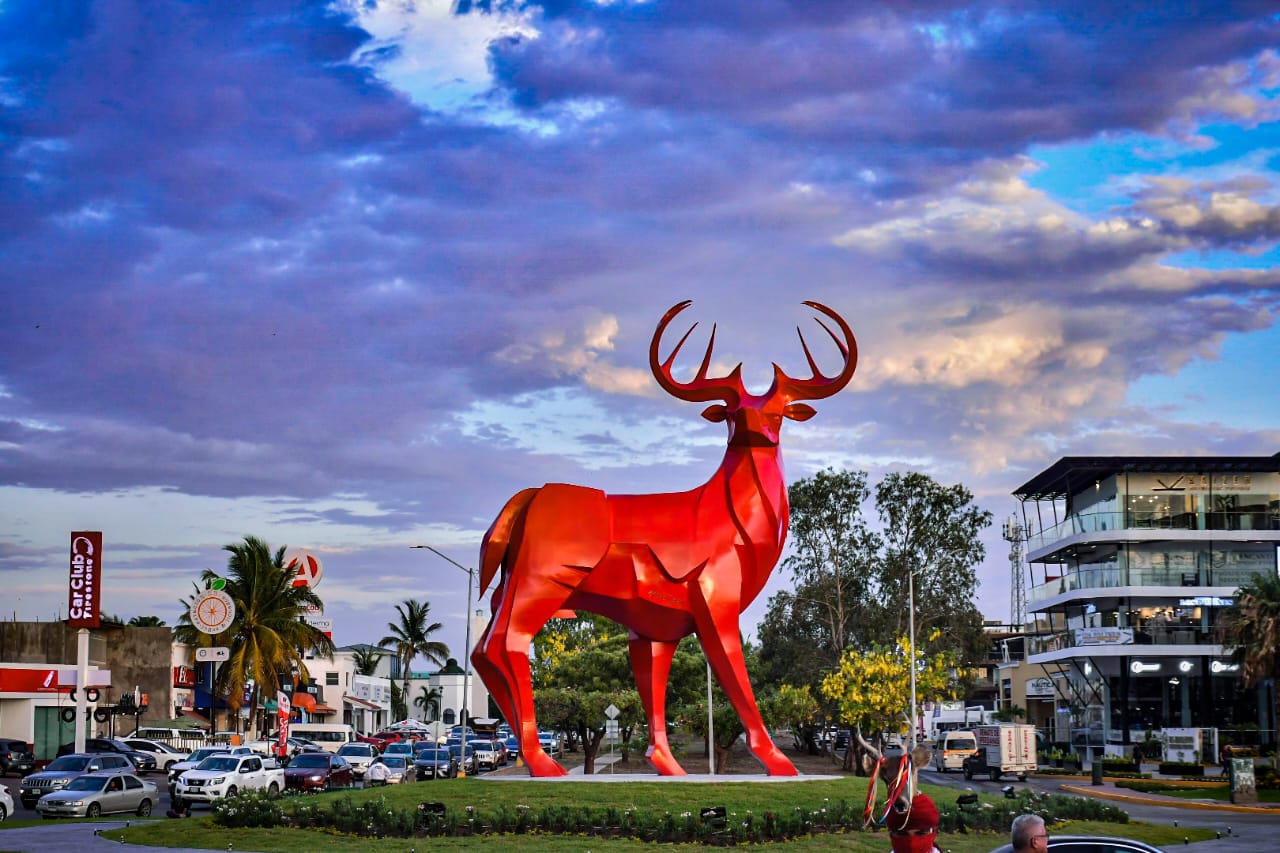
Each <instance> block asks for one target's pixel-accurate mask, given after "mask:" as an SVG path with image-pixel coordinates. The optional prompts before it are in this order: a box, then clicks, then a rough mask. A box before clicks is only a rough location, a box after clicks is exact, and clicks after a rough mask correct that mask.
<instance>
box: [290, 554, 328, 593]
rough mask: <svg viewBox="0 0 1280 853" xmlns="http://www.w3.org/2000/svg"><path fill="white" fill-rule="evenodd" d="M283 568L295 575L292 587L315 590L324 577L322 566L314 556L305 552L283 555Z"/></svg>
mask: <svg viewBox="0 0 1280 853" xmlns="http://www.w3.org/2000/svg"><path fill="white" fill-rule="evenodd" d="M284 559H285V564H284V565H285V568H287V569H293V570H294V571H295V572H297V575H296V576H295V577H294V579H293V585H294V586H309V587H311V588H312V589H315V588H316V587H317V586H319V585H320V579H321V578H323V577H324V566H323V565H321V563H320V559H319V558H318V557H316V556H315V555H314V554H309V553H307V552H306V551H301V550H292V551H289V552H288V553H287V554H285V555H284Z"/></svg>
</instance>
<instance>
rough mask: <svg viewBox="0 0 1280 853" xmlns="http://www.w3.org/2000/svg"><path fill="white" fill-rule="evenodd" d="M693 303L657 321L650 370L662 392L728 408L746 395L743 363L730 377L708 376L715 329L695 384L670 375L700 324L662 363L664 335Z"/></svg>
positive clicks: (669, 311) (678, 306)
mask: <svg viewBox="0 0 1280 853" xmlns="http://www.w3.org/2000/svg"><path fill="white" fill-rule="evenodd" d="M692 304H693V300H691V299H686V300H685V301H684V302H678V303H676V304H675V305H672V306H671V307H670V308H669V309H667V313H666V314H664V315H663V316H662V320H660V321H659V322H658V328H657V329H656V330H655V331H654V333H653V340H652V341H650V342H649V367H650V369H652V370H653V376H654V378H655V379H657V380H658V384H659V385H661V386H662V390H664V391H666V392H667V393H668V394H670V395H671V396H673V397H675V398H676V399H679V400H685V401H687V402H690V403H705V402H707V401H709V400H722V401H724V402H725V403H728V404H729V405H736V404H737V403H738V401H739V400H740V399H741V398H742V397H744V396H746V393H747V391H746V388H745V387H744V386H743V384H742V365H741V364H739V365H738V366H737V367H735V368H734V369H733V370H732V372H730V373H729V375H728V376H725V377H721V378H718V379H711V378H708V377H707V368H708V367H710V365H711V351H712V349H714V348H715V345H716V327H715V326H712V327H711V340H710V341H708V342H707V351H706V353H705V354H704V355H703V357H702V365H701V366H700V367H699V368H698V374H697V375H696V376H694V377H693V380H692V381H690V382H677V381H676V380H675V379H674V378H672V376H671V366H672V365H673V364H674V363H675V360H676V356H677V355H678V354H679V352H680V347H682V346H684V342H685V341H687V340H688V339H689V335H691V334H693V330H694V329H696V328H698V324H697V323H694V324H693V325H692V326H690V327H689V331H687V332H685V333H684V337H682V338H681V339H680V340H679V342H677V343H676V347H675V349H673V350H672V351H671V355H669V356H667V360H666V361H661V360H660V357H659V354H658V344H659V343H660V342H661V340H662V333H663V332H665V331H666V329H667V326H668V325H669V324H670V323H671V320H672V319H673V318H674V317H675V316H676V315H677V314H679V313H680V312H681V311H683V310H684V309H686V308H688V307H689V306H690V305H692ZM810 362H812V359H810Z"/></svg>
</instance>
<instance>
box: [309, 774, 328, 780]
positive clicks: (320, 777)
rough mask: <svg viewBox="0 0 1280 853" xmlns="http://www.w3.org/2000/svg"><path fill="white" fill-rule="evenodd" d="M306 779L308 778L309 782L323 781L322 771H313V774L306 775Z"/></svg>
mask: <svg viewBox="0 0 1280 853" xmlns="http://www.w3.org/2000/svg"><path fill="white" fill-rule="evenodd" d="M307 779H308V780H309V781H311V782H323V781H324V774H323V773H315V774H313V775H311V776H308V777H307Z"/></svg>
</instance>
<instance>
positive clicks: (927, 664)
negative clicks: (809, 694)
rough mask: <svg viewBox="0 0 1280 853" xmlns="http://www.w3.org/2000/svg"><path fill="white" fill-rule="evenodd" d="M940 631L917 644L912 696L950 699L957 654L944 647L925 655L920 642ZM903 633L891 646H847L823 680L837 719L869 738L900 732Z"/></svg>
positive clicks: (907, 685)
mask: <svg viewBox="0 0 1280 853" xmlns="http://www.w3.org/2000/svg"><path fill="white" fill-rule="evenodd" d="M939 636H940V633H939V632H936V631H935V632H934V633H933V634H932V635H931V636H930V637H929V638H928V641H927V642H926V643H917V645H916V649H915V652H916V653H915V660H916V701H917V703H924V702H938V701H941V700H944V699H953V698H955V695H956V692H957V682H956V676H955V672H956V666H957V660H956V654H955V652H954V651H952V650H950V649H944V650H942V651H939V652H935V653H933V654H931V655H928V656H926V655H925V653H924V651H923V648H922V646H924V645H930V644H933V643H934V642H935V641H936V640H937V639H938V638H939ZM908 648H909V644H908V642H907V638H906V637H900V638H899V639H898V641H897V642H896V643H894V644H893V645H891V646H882V645H877V646H873V647H872V649H871V651H869V652H860V651H857V650H855V649H846V650H845V652H844V654H843V655H842V656H841V657H840V664H839V666H838V667H837V668H836V670H835V671H834V672H831V673H829V674H828V675H827V676H826V677H825V678H823V679H822V686H821V691H822V695H823V696H824V697H826V698H827V699H830V700H831V701H832V702H835V703H836V706H837V708H838V709H839V714H840V721H841V722H842V723H844V724H845V725H848V726H850V727H853V728H857V729H860V730H861V731H862V732H864V733H865V734H866V735H867V736H868V737H869V736H871V735H872V734H874V733H876V732H880V731H884V730H890V731H896V732H902V731H905V730H906V728H907V725H908V724H907V719H908V718H909V716H910V710H911V670H910V669H909V668H908V666H909V661H910V653H909V651H908Z"/></svg>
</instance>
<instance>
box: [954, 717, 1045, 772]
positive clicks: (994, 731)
mask: <svg viewBox="0 0 1280 853" xmlns="http://www.w3.org/2000/svg"><path fill="white" fill-rule="evenodd" d="M973 734H974V737H976V738H977V740H978V751H977V752H976V753H975V754H973V755H971V756H969V757H968V758H966V759H965V760H964V778H966V779H972V778H973V777H974V776H983V775H986V776H990V777H991V781H992V782H995V781H996V780H998V779H999V778H1000V777H1001V776H1006V775H1008V776H1017V777H1018V778H1019V779H1020V780H1022V781H1024V782H1025V781H1026V779H1027V774H1028V773H1034V772H1036V769H1037V765H1036V727H1035V726H1032V725H1027V724H1022V723H1003V724H1001V725H992V726H974V728H973Z"/></svg>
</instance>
